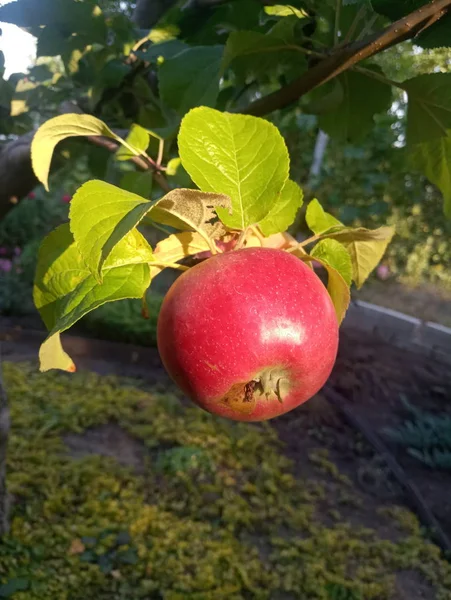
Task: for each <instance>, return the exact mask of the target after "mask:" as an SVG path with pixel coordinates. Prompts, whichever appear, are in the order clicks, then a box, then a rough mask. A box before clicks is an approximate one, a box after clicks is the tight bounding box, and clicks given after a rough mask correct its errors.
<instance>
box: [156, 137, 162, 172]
mask: <svg viewBox="0 0 451 600" xmlns="http://www.w3.org/2000/svg"><path fill="white" fill-rule="evenodd" d="M163 153H164V140H162V139H160V141H159V144H158V156H157V167H158V168H159V169H161V163H162V162H163Z"/></svg>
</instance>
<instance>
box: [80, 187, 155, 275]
mask: <svg viewBox="0 0 451 600" xmlns="http://www.w3.org/2000/svg"><path fill="white" fill-rule="evenodd" d="M151 207H152V203H151V202H150V201H149V200H146V199H145V198H142V197H141V196H137V195H136V194H132V193H131V192H127V191H125V190H122V189H121V188H118V187H116V186H114V185H111V184H110V183H106V182H104V181H98V180H92V181H88V182H87V183H85V184H84V185H82V186H81V187H80V188H79V189H78V190H77V192H76V194H75V195H74V197H73V198H72V201H71V203H70V212H69V217H70V230H71V232H72V235H73V236H74V239H75V243H76V245H77V248H78V251H79V252H80V254H81V256H82V257H83V260H84V261H85V263H86V266H87V267H88V269H89V270H90V271H91V273H92V274H93V275H94V277H95V278H96V279H98V280H99V281H100V278H101V271H102V266H103V264H104V262H105V260H106V259H107V258H108V256H109V254H110V252H111V251H112V250H113V248H114V247H115V246H116V245H117V244H118V243H119V242H120V241H121V240H122V238H123V237H124V236H126V235H127V234H128V233H129V232H130V231H131V230H132V229H133V228H134V227H136V225H138V223H139V222H140V221H141V219H142V218H143V217H144V215H145V214H146V213H147V212H148V211H149V210H150V208H151Z"/></svg>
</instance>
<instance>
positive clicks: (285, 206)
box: [259, 179, 304, 236]
mask: <svg viewBox="0 0 451 600" xmlns="http://www.w3.org/2000/svg"><path fill="white" fill-rule="evenodd" d="M303 196H304V194H303V192H302V190H301V188H300V187H299V186H298V184H297V183H295V182H294V181H291V179H288V181H287V182H286V183H285V185H284V186H283V189H282V191H281V192H280V198H279V199H278V201H277V204H275V206H274V207H273V209H272V210H271V211H270V213H269V214H268V215H267V216H266V217H265V219H263V221H261V222H260V223H259V227H260V229H261V230H262V232H263V234H264V235H266V236H269V235H272V234H274V233H279V232H282V231H285V230H286V229H288V227H289V226H290V225H291V224H292V223H293V221H294V219H295V218H296V214H297V212H298V210H299V209H300V208H301V206H302V202H303Z"/></svg>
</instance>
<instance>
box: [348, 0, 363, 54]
mask: <svg viewBox="0 0 451 600" xmlns="http://www.w3.org/2000/svg"><path fill="white" fill-rule="evenodd" d="M365 13H366V6H365V4H362V6H361V7H360V8H359V10H358V11H357V14H356V16H355V17H354V20H353V21H352V23H351V26H350V27H349V29H348V31H347V32H346V35H345V37H344V39H343V45H345V44H347V43H348V42H350V41H351V40H352V36H353V35H354V33H355V30H356V29H357V25H358V24H359V21H360V19H361V18H362V17H363V15H364V14H365Z"/></svg>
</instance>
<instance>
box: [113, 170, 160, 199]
mask: <svg viewBox="0 0 451 600" xmlns="http://www.w3.org/2000/svg"><path fill="white" fill-rule="evenodd" d="M152 186H153V173H152V171H150V170H149V171H127V173H124V175H123V176H122V178H121V181H120V187H121V188H122V189H123V190H126V191H127V192H132V194H137V195H138V196H142V197H143V198H150V194H151V192H152Z"/></svg>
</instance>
